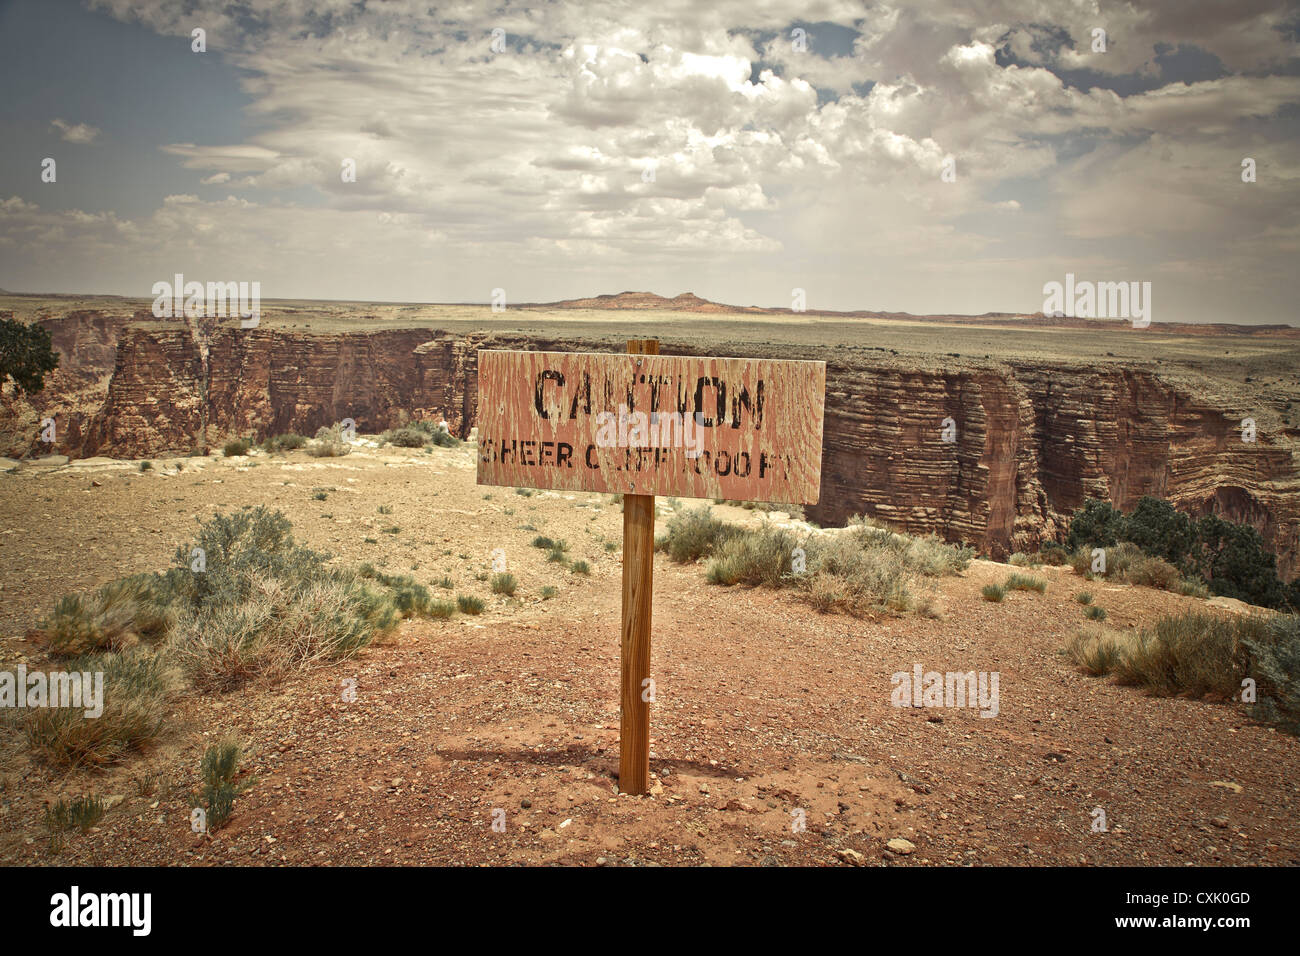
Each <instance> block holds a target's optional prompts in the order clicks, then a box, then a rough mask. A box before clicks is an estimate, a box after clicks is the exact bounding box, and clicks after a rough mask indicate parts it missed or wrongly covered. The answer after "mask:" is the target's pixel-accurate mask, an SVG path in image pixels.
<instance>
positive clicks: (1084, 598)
mask: <svg viewBox="0 0 1300 956" xmlns="http://www.w3.org/2000/svg"><path fill="white" fill-rule="evenodd" d="M1074 599H1075V600H1076V601H1078V602H1079V603H1080V604H1091V603H1092V594H1091V593H1089V592H1088V591H1080V592H1079V593H1078V594H1076V595H1075V596H1074Z"/></svg>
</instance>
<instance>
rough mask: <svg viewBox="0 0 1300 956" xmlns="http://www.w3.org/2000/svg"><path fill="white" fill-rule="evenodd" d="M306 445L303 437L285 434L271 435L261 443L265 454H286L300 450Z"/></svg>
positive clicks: (305, 439)
mask: <svg viewBox="0 0 1300 956" xmlns="http://www.w3.org/2000/svg"><path fill="white" fill-rule="evenodd" d="M306 444H307V438H306V436H305V435H295V434H294V433H292V432H287V433H285V434H283V435H273V436H271V437H270V438H268V439H266V441H264V442H262V450H263V451H266V452H271V453H275V452H286V451H293V450H294V449H296V448H301V447H303V446H304V445H306Z"/></svg>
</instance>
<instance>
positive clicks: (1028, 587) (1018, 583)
mask: <svg viewBox="0 0 1300 956" xmlns="http://www.w3.org/2000/svg"><path fill="white" fill-rule="evenodd" d="M1003 587H1004V588H1006V589H1007V590H1008V591H1037V592H1038V593H1039V594H1043V593H1044V592H1046V591H1047V582H1046V581H1044V580H1043V579H1042V578H1036V577H1034V576H1033V575H1030V574H1018V573H1017V574H1011V575H1008V576H1007V580H1006V583H1005V584H1004V585H1003Z"/></svg>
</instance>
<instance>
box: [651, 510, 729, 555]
mask: <svg viewBox="0 0 1300 956" xmlns="http://www.w3.org/2000/svg"><path fill="white" fill-rule="evenodd" d="M739 530H740V529H739V528H737V527H736V526H735V525H730V524H727V523H726V522H725V521H721V520H719V519H717V518H715V517H713V513H712V509H711V508H709V506H708V505H701V506H700V507H698V508H692V509H690V510H688V511H679V512H677V513H676V514H674V515H673V516H672V517H671V518H669V519H668V525H667V527H666V529H665V534H664V535H663V536H662V538H661V539H660V540H659V541H657V542H656V546H658V547H659V548H660V550H662V551H664V552H665V553H666V554H667V555H668V557H669V558H670V559H671V560H673V561H676V562H677V563H678V564H689V563H690V562H692V561H698V560H699V559H700V558H704V557H708V556H710V555H712V554H713V553H714V552H715V551H716V550H717V549H718V548H719V547H720V546H721V545H722V543H723V542H724V541H725V540H727V539H728V538H730V537H733V536H735V535H736V534H737V533H738V532H739Z"/></svg>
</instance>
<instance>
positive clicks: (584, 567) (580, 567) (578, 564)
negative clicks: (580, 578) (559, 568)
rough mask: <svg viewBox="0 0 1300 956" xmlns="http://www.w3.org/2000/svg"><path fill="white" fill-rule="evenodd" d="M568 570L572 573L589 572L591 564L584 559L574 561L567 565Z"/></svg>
mask: <svg viewBox="0 0 1300 956" xmlns="http://www.w3.org/2000/svg"><path fill="white" fill-rule="evenodd" d="M569 570H570V571H572V572H573V573H574V574H590V573H591V565H590V564H588V563H587V562H586V561H574V562H573V564H571V565H569Z"/></svg>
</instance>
